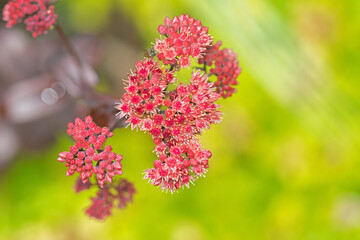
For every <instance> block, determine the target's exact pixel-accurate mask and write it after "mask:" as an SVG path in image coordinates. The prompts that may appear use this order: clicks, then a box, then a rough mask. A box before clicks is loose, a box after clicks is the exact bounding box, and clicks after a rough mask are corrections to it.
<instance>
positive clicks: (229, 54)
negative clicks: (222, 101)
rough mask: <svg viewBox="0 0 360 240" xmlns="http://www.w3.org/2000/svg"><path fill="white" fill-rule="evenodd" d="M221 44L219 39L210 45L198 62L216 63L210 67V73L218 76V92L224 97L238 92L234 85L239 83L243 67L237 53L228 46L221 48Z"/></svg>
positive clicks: (210, 64)
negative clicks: (238, 78) (227, 47)
mask: <svg viewBox="0 0 360 240" xmlns="http://www.w3.org/2000/svg"><path fill="white" fill-rule="evenodd" d="M221 44H222V43H221V41H218V42H216V44H214V45H212V46H211V47H209V48H208V50H207V52H206V54H205V55H204V56H203V57H202V58H200V59H199V60H198V62H199V63H200V64H203V63H204V64H206V65H208V66H213V65H215V66H214V67H213V68H211V69H210V74H214V75H216V76H217V81H216V82H215V87H216V92H218V93H220V94H221V96H222V97H223V98H227V97H231V95H232V94H233V93H235V92H236V89H235V88H234V87H233V86H234V85H237V84H238V82H237V81H236V78H237V77H238V76H239V74H240V73H241V68H240V67H239V62H238V60H237V59H236V56H237V55H236V53H234V52H233V51H232V50H231V49H226V48H224V49H221V50H220V49H219V48H220V46H221Z"/></svg>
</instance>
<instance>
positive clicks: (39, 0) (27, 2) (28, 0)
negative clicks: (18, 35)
mask: <svg viewBox="0 0 360 240" xmlns="http://www.w3.org/2000/svg"><path fill="white" fill-rule="evenodd" d="M54 9H55V7H54V6H53V5H51V2H50V1H49V0H10V1H9V2H8V3H7V4H6V5H5V7H4V9H3V20H4V21H5V22H6V27H7V28H11V27H13V26H14V25H15V24H17V23H20V22H22V21H23V22H24V23H25V24H26V30H27V31H29V32H31V33H32V35H33V37H34V38H35V37H37V36H38V35H41V34H46V33H47V31H48V29H49V28H51V27H52V26H53V25H54V24H55V21H56V18H57V15H56V14H55V13H54Z"/></svg>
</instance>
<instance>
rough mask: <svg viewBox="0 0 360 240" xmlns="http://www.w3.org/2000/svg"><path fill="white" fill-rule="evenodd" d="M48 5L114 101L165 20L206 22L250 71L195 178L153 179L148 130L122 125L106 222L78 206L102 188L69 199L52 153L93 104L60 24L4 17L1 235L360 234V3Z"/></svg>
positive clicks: (119, 1)
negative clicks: (185, 17)
mask: <svg viewBox="0 0 360 240" xmlns="http://www.w3.org/2000/svg"><path fill="white" fill-rule="evenodd" d="M6 2H7V1H5V0H1V1H0V6H1V8H2V7H3V6H4V4H5V3H6ZM55 10H56V12H57V13H58V16H59V17H58V22H59V23H60V24H61V25H62V26H63V28H64V29H65V31H66V32H67V33H68V34H69V35H70V36H71V40H72V41H73V42H74V44H75V46H76V48H77V50H78V52H79V53H80V55H81V58H82V60H83V61H84V62H85V63H86V67H85V69H86V70H85V73H84V74H86V76H87V77H86V79H87V80H88V81H89V84H91V85H94V86H96V89H97V90H98V91H99V92H102V93H105V94H106V95H108V96H112V97H114V98H120V97H121V95H122V87H123V81H122V79H124V78H126V73H127V72H129V71H130V69H131V68H132V69H134V65H135V62H136V61H137V60H138V59H141V58H142V57H143V55H144V49H147V48H150V47H151V43H152V42H154V41H155V40H154V39H155V38H158V37H159V33H158V32H157V27H158V25H159V24H162V23H163V20H164V18H165V17H166V16H169V17H170V18H172V17H174V16H178V15H180V14H183V13H188V14H190V15H191V16H192V17H195V18H196V19H200V20H201V21H202V23H203V25H206V26H208V27H209V32H210V34H212V36H213V37H214V40H215V41H216V40H222V42H223V46H224V47H227V48H232V49H233V50H234V52H236V53H238V60H239V62H240V66H241V67H242V69H243V72H242V74H241V75H240V76H239V78H238V81H239V85H238V86H237V90H238V92H237V93H236V94H234V95H233V97H231V98H228V99H226V100H220V104H221V106H222V108H221V110H222V111H223V112H224V118H223V122H222V123H221V124H219V125H216V126H213V127H212V129H211V130H208V131H207V132H206V133H205V134H204V135H203V136H202V137H201V142H202V144H203V145H204V146H205V148H207V149H210V150H211V151H212V153H213V156H212V158H211V159H210V168H209V172H208V174H207V176H206V178H202V179H200V180H198V181H197V182H196V184H195V186H191V188H190V189H186V190H182V191H180V192H179V193H175V194H173V195H171V194H169V193H168V194H166V193H163V192H161V191H160V190H158V189H157V188H155V187H153V186H151V185H150V184H147V182H146V181H145V180H142V177H143V175H142V172H143V171H144V170H145V169H147V168H149V167H151V166H152V163H153V160H154V158H155V155H154V154H153V153H152V150H153V143H152V140H151V137H150V136H149V135H147V134H144V133H142V132H135V131H134V132H132V131H130V129H117V130H115V136H114V137H113V138H111V139H110V140H109V142H110V143H111V144H112V145H113V147H114V148H115V151H116V152H117V153H121V154H122V155H123V156H124V161H123V170H124V175H123V176H124V177H125V178H127V179H128V180H130V181H132V182H134V184H135V187H136V189H137V194H136V195H135V197H134V202H133V204H131V205H129V206H128V207H127V208H126V209H124V210H118V209H115V210H114V211H113V215H112V216H111V217H109V218H108V219H107V220H106V221H103V222H101V221H98V220H95V219H91V218H89V217H88V216H87V215H85V214H84V209H86V208H87V207H88V206H89V205H90V200H89V197H91V196H93V195H94V194H95V189H93V190H90V191H87V192H82V193H80V194H78V195H76V194H75V193H74V191H73V189H72V186H73V184H74V182H75V180H76V178H75V177H66V176H65V172H66V168H65V166H64V165H63V164H60V163H59V162H57V161H56V158H57V154H58V153H59V152H60V151H64V150H67V149H68V148H69V146H71V145H72V141H71V139H70V138H69V137H68V136H67V135H66V133H65V129H66V124H67V122H69V121H73V119H74V117H75V116H82V115H85V114H87V113H89V111H92V110H91V109H88V108H85V107H84V105H85V104H84V103H83V102H82V100H79V99H80V97H79V96H81V88H78V87H76V86H72V85H71V84H72V81H71V79H75V80H76V78H77V76H78V75H79V73H78V72H77V70H76V67H74V66H73V64H72V62H71V61H70V60H69V56H68V55H67V54H66V52H65V51H64V48H63V45H62V43H61V41H60V40H59V38H58V36H57V34H56V32H55V31H50V32H49V34H48V35H44V36H40V37H38V38H37V39H32V38H31V34H30V33H28V32H26V31H25V30H24V26H22V25H19V26H16V27H15V28H12V29H5V27H4V26H5V23H4V22H1V24H0V131H1V133H0V239H21V240H23V239H37V240H39V239H59V240H60V239H61V240H62V239H80V240H81V239H84V240H85V239H174V240H178V239H194V240H195V239H247V240H248V239H269V240H270V239H271V240H272V239H276V240H282V239H291V240H293V239H299V240H300V239H301V240H303V239H308V240H317V239H327V240H328V239H334V240H335V239H351V240H353V239H360V175H359V168H360V167H359V166H360V157H359V156H360V155H359V150H360V124H359V123H360V94H359V88H360V81H359V80H360V79H359V76H360V54H359V52H360V44H359V38H360V24H359V23H360V1H357V0H353V1H351V0H348V1H342V2H341V1H325V0H319V1H310V0H303V1H297V0H289V1H281V0H270V1H262V0H252V1H250V0H233V1H230V0H223V1H216V0H209V1H190V0H183V1H175V0H168V1H160V0H153V1H146V0H138V1H124V0H77V1H65V0H61V1H58V3H57V4H56V6H55ZM97 109H98V108H97ZM104 111H105V112H106V111H108V110H106V109H105V110H104ZM96 114H99V115H100V116H101V113H96Z"/></svg>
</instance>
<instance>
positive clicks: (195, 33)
mask: <svg viewBox="0 0 360 240" xmlns="http://www.w3.org/2000/svg"><path fill="white" fill-rule="evenodd" d="M158 31H159V33H160V34H161V35H162V36H163V37H164V38H163V39H155V46H154V49H155V50H156V51H157V52H158V55H157V56H158V59H159V60H160V61H163V62H164V64H171V65H175V64H179V65H180V66H181V67H183V68H185V67H189V66H190V64H191V62H190V56H191V57H194V58H196V59H198V58H200V57H201V56H202V54H203V53H204V52H205V51H206V47H208V46H210V44H211V42H212V37H211V36H210V35H209V34H208V28H207V27H204V26H202V25H201V21H200V20H195V19H194V18H192V17H190V16H189V15H184V14H183V15H181V16H179V17H174V18H173V19H172V20H171V19H170V18H169V17H166V18H165V21H164V25H160V26H159V27H158Z"/></svg>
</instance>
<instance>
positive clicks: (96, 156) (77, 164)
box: [58, 116, 123, 188]
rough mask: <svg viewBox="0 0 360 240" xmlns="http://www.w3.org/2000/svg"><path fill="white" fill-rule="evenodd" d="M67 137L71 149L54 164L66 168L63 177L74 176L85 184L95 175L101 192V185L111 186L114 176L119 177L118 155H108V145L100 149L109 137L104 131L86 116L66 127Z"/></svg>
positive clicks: (120, 167) (109, 151)
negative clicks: (78, 177)
mask: <svg viewBox="0 0 360 240" xmlns="http://www.w3.org/2000/svg"><path fill="white" fill-rule="evenodd" d="M67 133H68V135H70V136H72V137H73V138H74V140H75V145H73V146H71V147H70V151H68V152H66V151H65V152H61V153H60V154H59V157H58V161H60V162H65V166H66V167H68V170H67V172H66V175H67V176H70V175H73V174H74V173H75V172H78V173H79V174H80V178H81V180H82V182H83V183H84V184H85V183H87V182H88V181H89V179H90V177H91V176H92V175H96V178H97V183H98V185H99V187H101V188H103V187H104V185H105V182H109V183H111V182H112V178H113V177H115V175H122V165H121V160H122V159H123V157H122V155H121V154H116V153H114V152H112V147H111V146H110V145H107V146H105V148H104V149H102V146H103V144H104V143H105V141H106V139H107V138H109V137H112V136H113V133H112V132H110V131H109V129H108V128H106V127H103V128H101V127H99V126H97V125H96V124H95V123H94V122H93V120H92V118H91V117H90V116H87V117H86V118H85V121H82V120H81V119H79V118H77V119H76V120H75V123H69V124H68V130H67Z"/></svg>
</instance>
